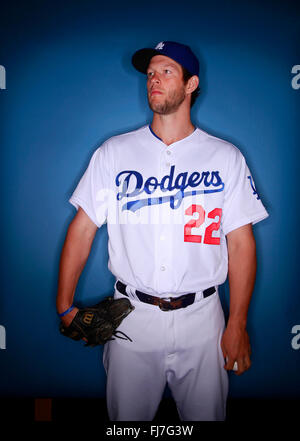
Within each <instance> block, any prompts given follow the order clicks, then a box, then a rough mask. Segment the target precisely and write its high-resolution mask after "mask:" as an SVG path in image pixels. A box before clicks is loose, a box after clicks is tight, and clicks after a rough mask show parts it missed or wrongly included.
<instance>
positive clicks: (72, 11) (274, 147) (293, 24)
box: [0, 0, 300, 397]
mask: <svg viewBox="0 0 300 441" xmlns="http://www.w3.org/2000/svg"><path fill="white" fill-rule="evenodd" d="M294 3H295V2H292V1H285V2H276V1H274V0H273V1H251V2H250V1H249V2H237V1H227V2H225V1H214V2H207V1H205V2H204V1H203V2H202V1H199V0H197V1H194V0H190V1H189V2H188V4H187V3H184V2H182V1H177V0H172V1H170V0H166V1H164V2H157V3H156V4H154V3H151V2H150V3H149V2H146V1H141V0H139V1H135V0H134V1H128V2H119V3H118V2H113V3H111V2H106V4H103V3H102V2H100V1H88V0H87V1H60V2H58V1H51V2H50V1H35V2H33V1H26V2H20V3H19V4H18V3H16V2H14V3H11V2H10V4H9V5H6V6H1V9H2V10H1V30H0V33H1V53H0V64H1V65H3V66H4V67H5V70H6V89H2V90H0V106H1V108H0V109H1V138H0V139H1V156H2V158H1V190H2V200H1V206H2V216H1V232H2V253H1V282H2V283H1V285H2V289H1V300H0V325H1V326H2V328H1V332H2V340H1V341H2V343H1V344H2V346H1V348H2V349H1V350H0V369H1V380H0V394H1V395H2V396H5V395H6V396H48V397H55V396H85V397H93V396H95V397H96V396H103V395H104V394H105V373H104V368H103V366H102V350H101V349H97V348H93V349H91V348H85V347H84V346H83V345H82V344H81V343H76V342H74V341H71V340H69V339H66V338H64V337H62V336H61V335H60V334H59V332H58V318H57V316H56V310H55V296H56V285H57V276H58V263H59V256H60V252H61V248H62V244H63V240H64V237H65V234H66V230H67V226H68V223H69V222H70V220H71V219H72V217H73V215H74V214H75V209H74V208H73V207H72V206H71V205H70V204H68V202H67V201H68V198H69V197H70V195H71V193H72V192H73V190H74V188H75V186H76V184H77V182H78V179H79V178H80V176H81V175H82V173H83V171H84V170H85V168H86V166H87V164H88V161H89V159H90V157H91V154H92V152H93V151H94V150H95V148H96V147H98V146H99V145H100V143H101V142H103V141H104V140H105V139H107V138H108V137H110V136H112V135H115V134H119V133H122V132H124V131H129V130H133V129H135V128H137V127H139V126H141V125H143V124H145V123H147V122H148V121H149V120H150V118H151V113H150V111H149V109H148V106H147V101H146V94H145V78H144V76H143V75H140V74H138V73H137V72H136V71H135V70H134V69H133V67H132V66H131V63H130V58H131V55H132V53H133V52H134V51H135V50H137V49H139V48H141V47H147V46H149V45H150V46H152V45H154V44H156V43H158V42H159V41H162V40H175V41H181V42H183V43H186V44H189V45H190V46H191V47H192V48H193V50H194V51H195V53H196V54H197V55H198V57H199V59H200V65H201V73H200V85H201V89H202V93H201V96H200V97H199V99H198V101H197V103H196V105H195V107H194V108H193V112H192V117H193V121H194V122H195V124H197V125H198V126H199V127H200V128H202V129H204V130H206V131H208V132H210V133H212V134H213V135H216V136H219V137H221V138H224V139H226V140H228V141H230V142H232V143H233V144H235V145H236V146H237V147H238V148H239V149H240V150H241V151H242V153H243V154H244V155H245V157H246V159H247V162H248V164H249V167H250V169H251V171H252V173H253V176H254V179H255V182H256V187H257V190H258V192H259V193H260V196H261V198H262V200H263V202H264V204H265V206H266V208H267V210H268V211H269V213H270V217H269V218H268V219H267V220H265V221H263V222H261V223H259V224H257V225H256V226H255V227H254V232H255V236H256V239H257V256H258V271H257V281H256V286H255V291H254V294H253V300H252V303H251V306H250V310H249V326H248V328H249V333H250V338H251V343H252V351H253V355H252V363H253V364H252V368H251V369H250V370H249V371H248V372H246V373H245V374H244V375H242V376H240V377H237V376H235V375H234V374H232V375H230V377H231V378H230V394H231V396H234V397H299V395H300V382H299V368H300V350H298V343H299V342H300V339H297V335H296V334H293V333H292V329H293V328H294V327H295V326H296V325H300V314H299V311H300V300H299V292H298V281H299V270H298V249H299V238H298V235H297V234H298V233H297V231H298V216H299V205H298V187H297V186H298V172H299V110H300V89H298V83H297V78H295V77H296V76H295V73H292V69H293V66H297V65H299V64H300V53H299V47H300V46H299V23H300V13H299V8H296V7H295V4H294ZM299 69H300V67H299ZM293 78H294V83H292V80H293ZM293 85H294V87H293ZM299 85H300V80H299ZM107 259H108V253H107V230H106V227H105V226H104V227H102V228H101V229H100V230H99V231H98V233H97V236H96V239H95V243H94V245H93V249H92V252H91V256H90V259H89V261H88V263H87V266H86V268H85V270H84V272H83V274H82V277H81V279H80V282H79V285H78V289H77V294H76V299H77V301H78V302H79V303H81V304H89V303H91V302H95V301H96V300H98V299H99V298H100V297H104V296H106V295H108V294H110V293H111V290H112V287H113V283H114V278H113V276H112V275H111V274H110V272H109V270H108V268H107ZM221 296H222V302H223V304H224V308H225V310H226V309H227V304H228V286H227V285H226V284H225V285H224V286H223V287H222V290H221ZM299 328H300V326H299ZM295 329H296V328H294V332H296V331H295ZM296 330H297V329H296ZM3 333H5V335H4V337H6V338H5V339H4V340H5V341H4V342H3ZM293 337H294V340H292V339H293Z"/></svg>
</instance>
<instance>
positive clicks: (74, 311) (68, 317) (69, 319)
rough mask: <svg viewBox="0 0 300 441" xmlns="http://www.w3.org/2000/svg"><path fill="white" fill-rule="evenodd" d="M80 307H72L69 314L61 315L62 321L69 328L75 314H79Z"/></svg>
mask: <svg viewBox="0 0 300 441" xmlns="http://www.w3.org/2000/svg"><path fill="white" fill-rule="evenodd" d="M77 311H78V308H76V306H75V307H74V308H73V309H72V311H70V312H69V313H68V314H66V315H64V316H63V317H61V321H62V322H63V324H64V326H65V327H66V328H67V327H68V326H69V325H70V324H71V322H72V320H73V318H74V317H75V315H76V314H77Z"/></svg>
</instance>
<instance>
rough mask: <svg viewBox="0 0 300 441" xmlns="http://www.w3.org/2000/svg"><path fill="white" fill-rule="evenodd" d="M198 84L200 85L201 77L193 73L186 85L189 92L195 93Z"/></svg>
mask: <svg viewBox="0 0 300 441" xmlns="http://www.w3.org/2000/svg"><path fill="white" fill-rule="evenodd" d="M198 86H199V77H198V76H197V75H193V76H192V77H191V78H190V79H189V80H188V82H187V85H186V91H187V93H193V92H194V90H196V89H197V87H198Z"/></svg>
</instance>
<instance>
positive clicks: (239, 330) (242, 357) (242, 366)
mask: <svg viewBox="0 0 300 441" xmlns="http://www.w3.org/2000/svg"><path fill="white" fill-rule="evenodd" d="M221 349H222V351H223V356H224V359H225V365H224V368H225V369H226V370H232V369H233V365H234V362H235V361H236V362H237V365H238V370H237V371H235V374H236V375H241V374H243V373H244V372H245V371H247V370H248V369H249V368H250V366H251V360H250V354H251V347H250V341H249V336H248V333H247V331H246V329H244V328H243V327H241V326H239V325H236V324H232V325H231V324H229V323H228V325H227V328H226V329H225V332H224V334H223V337H222V340H221Z"/></svg>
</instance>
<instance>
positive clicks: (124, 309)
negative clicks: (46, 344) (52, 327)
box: [59, 297, 134, 346]
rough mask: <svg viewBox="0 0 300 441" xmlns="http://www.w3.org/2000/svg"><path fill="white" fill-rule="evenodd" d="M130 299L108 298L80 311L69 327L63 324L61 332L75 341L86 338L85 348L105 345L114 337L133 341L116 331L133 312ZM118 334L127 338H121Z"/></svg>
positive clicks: (61, 324) (60, 328)
mask: <svg viewBox="0 0 300 441" xmlns="http://www.w3.org/2000/svg"><path fill="white" fill-rule="evenodd" d="M133 309H134V306H133V305H132V304H131V303H130V301H129V299H123V298H122V299H114V298H113V297H106V298H105V299H104V300H102V301H101V302H99V303H97V304H96V305H94V306H90V307H86V308H82V309H79V311H77V313H76V315H75V317H74V318H73V320H72V322H71V323H70V325H69V326H67V327H65V326H64V324H63V323H62V322H61V323H60V327H59V330H60V332H61V333H62V334H63V335H65V336H66V337H70V338H72V339H73V340H81V339H82V338H85V340H86V342H87V343H86V345H85V346H97V345H103V344H105V343H106V342H107V341H108V340H115V339H114V338H113V336H115V337H118V338H122V339H124V340H130V341H132V340H131V339H130V338H129V337H128V336H127V335H126V334H124V333H123V332H121V331H116V329H117V328H118V326H120V324H121V322H122V321H123V319H124V318H125V317H126V316H127V315H128V314H129V313H130V312H131V311H133ZM118 333H120V334H123V335H124V336H125V338H124V337H121V336H119V335H118Z"/></svg>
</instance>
